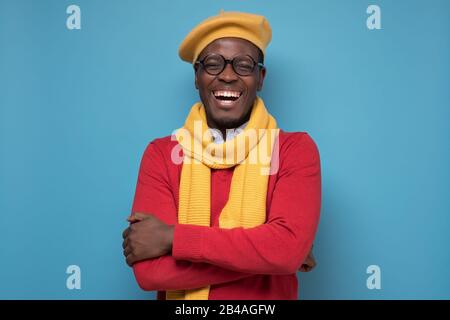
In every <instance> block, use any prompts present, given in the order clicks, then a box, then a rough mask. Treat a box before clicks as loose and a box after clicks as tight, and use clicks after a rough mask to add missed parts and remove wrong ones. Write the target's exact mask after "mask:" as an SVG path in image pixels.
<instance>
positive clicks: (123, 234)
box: [122, 227, 131, 239]
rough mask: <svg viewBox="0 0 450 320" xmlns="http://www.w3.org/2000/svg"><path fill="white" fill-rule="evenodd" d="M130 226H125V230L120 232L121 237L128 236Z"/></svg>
mask: <svg viewBox="0 0 450 320" xmlns="http://www.w3.org/2000/svg"><path fill="white" fill-rule="evenodd" d="M130 231H131V230H130V227H128V228H126V229H125V230H124V232H123V233H122V238H124V239H125V238H126V237H128V235H129V234H130Z"/></svg>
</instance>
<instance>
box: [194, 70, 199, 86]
mask: <svg viewBox="0 0 450 320" xmlns="http://www.w3.org/2000/svg"><path fill="white" fill-rule="evenodd" d="M197 71H198V64H194V74H195V89H197V90H198V72H197Z"/></svg>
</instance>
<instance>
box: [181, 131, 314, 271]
mask: <svg viewBox="0 0 450 320" xmlns="http://www.w3.org/2000/svg"><path fill="white" fill-rule="evenodd" d="M288 140H289V141H288ZM279 170H280V171H279V175H278V179H277V181H276V185H275V189H274V193H273V197H272V203H271V207H270V209H269V213H268V219H267V221H266V223H265V224H262V225H260V226H257V227H253V228H247V229H244V228H242V227H237V228H231V229H223V228H219V227H204V226H194V225H177V226H175V228H174V240H173V247H172V256H173V257H174V258H175V259H180V260H189V261H194V262H206V263H211V264H214V265H217V266H220V267H223V268H226V269H229V270H234V271H238V272H248V273H255V274H292V273H296V271H297V270H298V268H299V267H300V266H301V264H302V263H303V261H304V260H305V258H306V256H307V254H308V252H309V250H310V248H311V245H312V243H313V240H314V237H315V233H316V230H317V226H318V222H319V215H320V208H321V169H320V157H319V151H318V149H317V146H316V144H315V143H314V141H313V140H312V138H311V137H310V136H309V135H308V134H307V133H302V132H299V133H295V134H293V135H292V136H291V137H290V138H289V139H287V141H286V142H285V143H284V146H283V147H282V148H281V147H280V167H279Z"/></svg>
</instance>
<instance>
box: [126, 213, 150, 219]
mask: <svg viewBox="0 0 450 320" xmlns="http://www.w3.org/2000/svg"><path fill="white" fill-rule="evenodd" d="M151 217H152V216H151V215H150V214H146V213H142V212H135V213H133V214H132V215H131V216H130V218H131V219H133V220H134V221H142V220H145V219H150V218H151Z"/></svg>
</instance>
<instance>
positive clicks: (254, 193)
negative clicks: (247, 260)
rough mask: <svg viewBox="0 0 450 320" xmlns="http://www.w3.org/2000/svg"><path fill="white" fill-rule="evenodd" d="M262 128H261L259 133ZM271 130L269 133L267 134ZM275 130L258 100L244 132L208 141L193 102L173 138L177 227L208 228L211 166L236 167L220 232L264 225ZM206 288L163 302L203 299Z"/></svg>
mask: <svg viewBox="0 0 450 320" xmlns="http://www.w3.org/2000/svg"><path fill="white" fill-rule="evenodd" d="M261 129H266V130H261ZM267 129H273V130H267ZM278 133H279V129H278V128H277V123H276V120H275V119H274V118H273V117H272V116H271V115H270V114H269V113H268V111H267V109H266V107H265V106H264V102H263V100H262V99H261V98H259V97H257V98H256V99H255V102H254V104H253V107H252V110H251V115H250V120H249V122H248V124H247V126H246V127H245V129H244V131H243V132H241V133H239V134H238V135H236V136H235V137H234V138H233V139H231V140H227V141H225V142H224V143H222V144H215V143H213V137H212V134H211V133H210V131H209V130H208V125H207V122H206V113H205V108H204V106H203V105H202V104H201V103H200V102H197V103H196V104H194V105H193V106H192V108H191V111H190V113H189V115H188V117H187V119H186V121H185V124H184V127H183V128H180V129H178V130H177V131H176V133H175V136H176V139H177V141H178V143H179V144H180V145H181V147H182V149H183V154H184V157H183V166H182V171H181V180H180V187H179V208H178V223H180V224H193V225H199V226H208V227H209V226H210V199H211V193H210V190H211V186H210V183H211V168H213V169H225V168H230V167H233V166H236V167H235V169H234V171H233V176H232V180H231V187H230V193H229V197H228V202H227V203H226V205H225V206H224V208H223V210H222V211H221V213H220V216H219V227H220V228H234V227H243V228H251V227H255V226H257V225H260V224H263V223H264V222H265V221H266V196H267V184H268V177H269V174H270V172H269V171H270V161H271V159H272V153H273V152H274V150H273V149H274V148H276V144H275V141H276V139H277V136H278ZM209 290H210V286H205V287H203V288H196V289H188V290H168V291H167V292H166V299H167V300H208V296H209Z"/></svg>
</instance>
